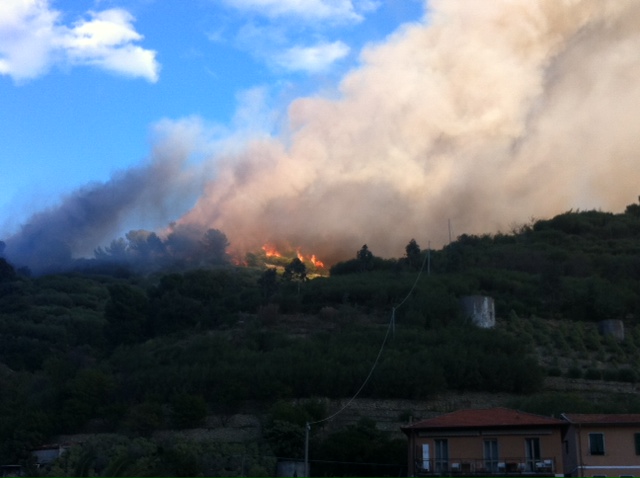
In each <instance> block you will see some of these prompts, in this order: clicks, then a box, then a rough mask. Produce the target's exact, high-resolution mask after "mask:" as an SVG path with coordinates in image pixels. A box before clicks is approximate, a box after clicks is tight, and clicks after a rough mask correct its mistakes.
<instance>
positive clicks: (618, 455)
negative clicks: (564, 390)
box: [562, 413, 640, 476]
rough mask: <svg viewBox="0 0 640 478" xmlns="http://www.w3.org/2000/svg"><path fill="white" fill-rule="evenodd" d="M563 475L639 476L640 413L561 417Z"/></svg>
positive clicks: (577, 414)
mask: <svg viewBox="0 0 640 478" xmlns="http://www.w3.org/2000/svg"><path fill="white" fill-rule="evenodd" d="M562 418H564V419H565V420H566V421H567V423H568V428H567V430H566V432H565V436H564V438H563V460H564V463H565V476H640V414H580V413H565V414H563V415H562Z"/></svg>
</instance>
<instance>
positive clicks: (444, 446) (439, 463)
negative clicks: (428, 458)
mask: <svg viewBox="0 0 640 478" xmlns="http://www.w3.org/2000/svg"><path fill="white" fill-rule="evenodd" d="M434 441H435V447H436V473H445V472H447V471H448V470H449V441H448V440H434Z"/></svg>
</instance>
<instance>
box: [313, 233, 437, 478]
mask: <svg viewBox="0 0 640 478" xmlns="http://www.w3.org/2000/svg"><path fill="white" fill-rule="evenodd" d="M429 247H430V246H429ZM429 252H430V251H429ZM429 256H430V254H429V253H427V254H425V256H424V259H423V260H422V265H421V266H420V270H419V271H418V275H417V277H416V280H415V281H414V283H413V285H412V286H411V289H410V290H409V292H408V293H407V295H406V296H405V298H404V299H402V301H401V302H400V303H399V304H398V305H396V306H395V307H393V308H392V309H391V318H390V320H389V325H388V326H387V333H386V334H385V336H384V339H383V340H382V345H381V346H380V350H379V351H378V355H377V356H376V359H375V361H374V362H373V365H372V366H371V369H370V370H369V374H368V375H367V378H365V379H364V382H362V385H360V388H359V389H358V390H357V391H356V393H355V394H354V395H353V396H352V397H351V398H350V399H349V401H348V402H347V403H346V405H344V406H343V407H342V408H341V409H340V410H338V411H337V412H335V413H334V414H332V415H330V416H328V417H326V418H323V419H322V420H317V421H315V422H307V423H306V424H305V443H304V445H305V447H304V469H305V476H309V431H310V430H311V425H317V424H318V423H323V422H327V421H329V420H331V419H333V418H335V417H337V416H338V415H340V414H341V413H342V412H343V411H345V410H346V409H347V407H349V405H351V402H353V401H354V400H355V399H356V398H357V397H358V395H360V392H361V391H362V389H364V387H365V385H366V384H367V383H368V382H369V379H370V378H371V376H372V375H373V371H374V370H375V369H376V367H377V365H378V362H379V361H380V357H381V356H382V351H383V350H384V347H385V345H386V344H387V339H388V338H389V332H390V331H393V332H394V334H395V326H396V310H397V309H399V308H400V307H402V306H403V305H404V303H405V302H406V301H407V300H408V299H409V297H411V294H413V291H414V290H415V288H416V286H417V285H418V281H419V280H420V277H421V276H422V271H423V270H424V266H425V264H426V262H427V258H429Z"/></svg>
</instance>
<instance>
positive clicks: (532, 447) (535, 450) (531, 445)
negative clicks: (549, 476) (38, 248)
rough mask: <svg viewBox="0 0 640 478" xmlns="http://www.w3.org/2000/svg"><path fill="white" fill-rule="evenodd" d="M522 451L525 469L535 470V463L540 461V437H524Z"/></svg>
mask: <svg viewBox="0 0 640 478" xmlns="http://www.w3.org/2000/svg"><path fill="white" fill-rule="evenodd" d="M524 451H525V456H526V458H527V471H536V463H537V462H538V461H540V439H539V438H537V437H536V438H525V439H524Z"/></svg>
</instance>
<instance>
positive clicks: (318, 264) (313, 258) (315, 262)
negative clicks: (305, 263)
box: [311, 254, 324, 269]
mask: <svg viewBox="0 0 640 478" xmlns="http://www.w3.org/2000/svg"><path fill="white" fill-rule="evenodd" d="M311 263H312V264H313V265H314V266H316V267H319V268H322V269H324V262H322V261H319V260H318V259H316V255H315V254H311Z"/></svg>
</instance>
